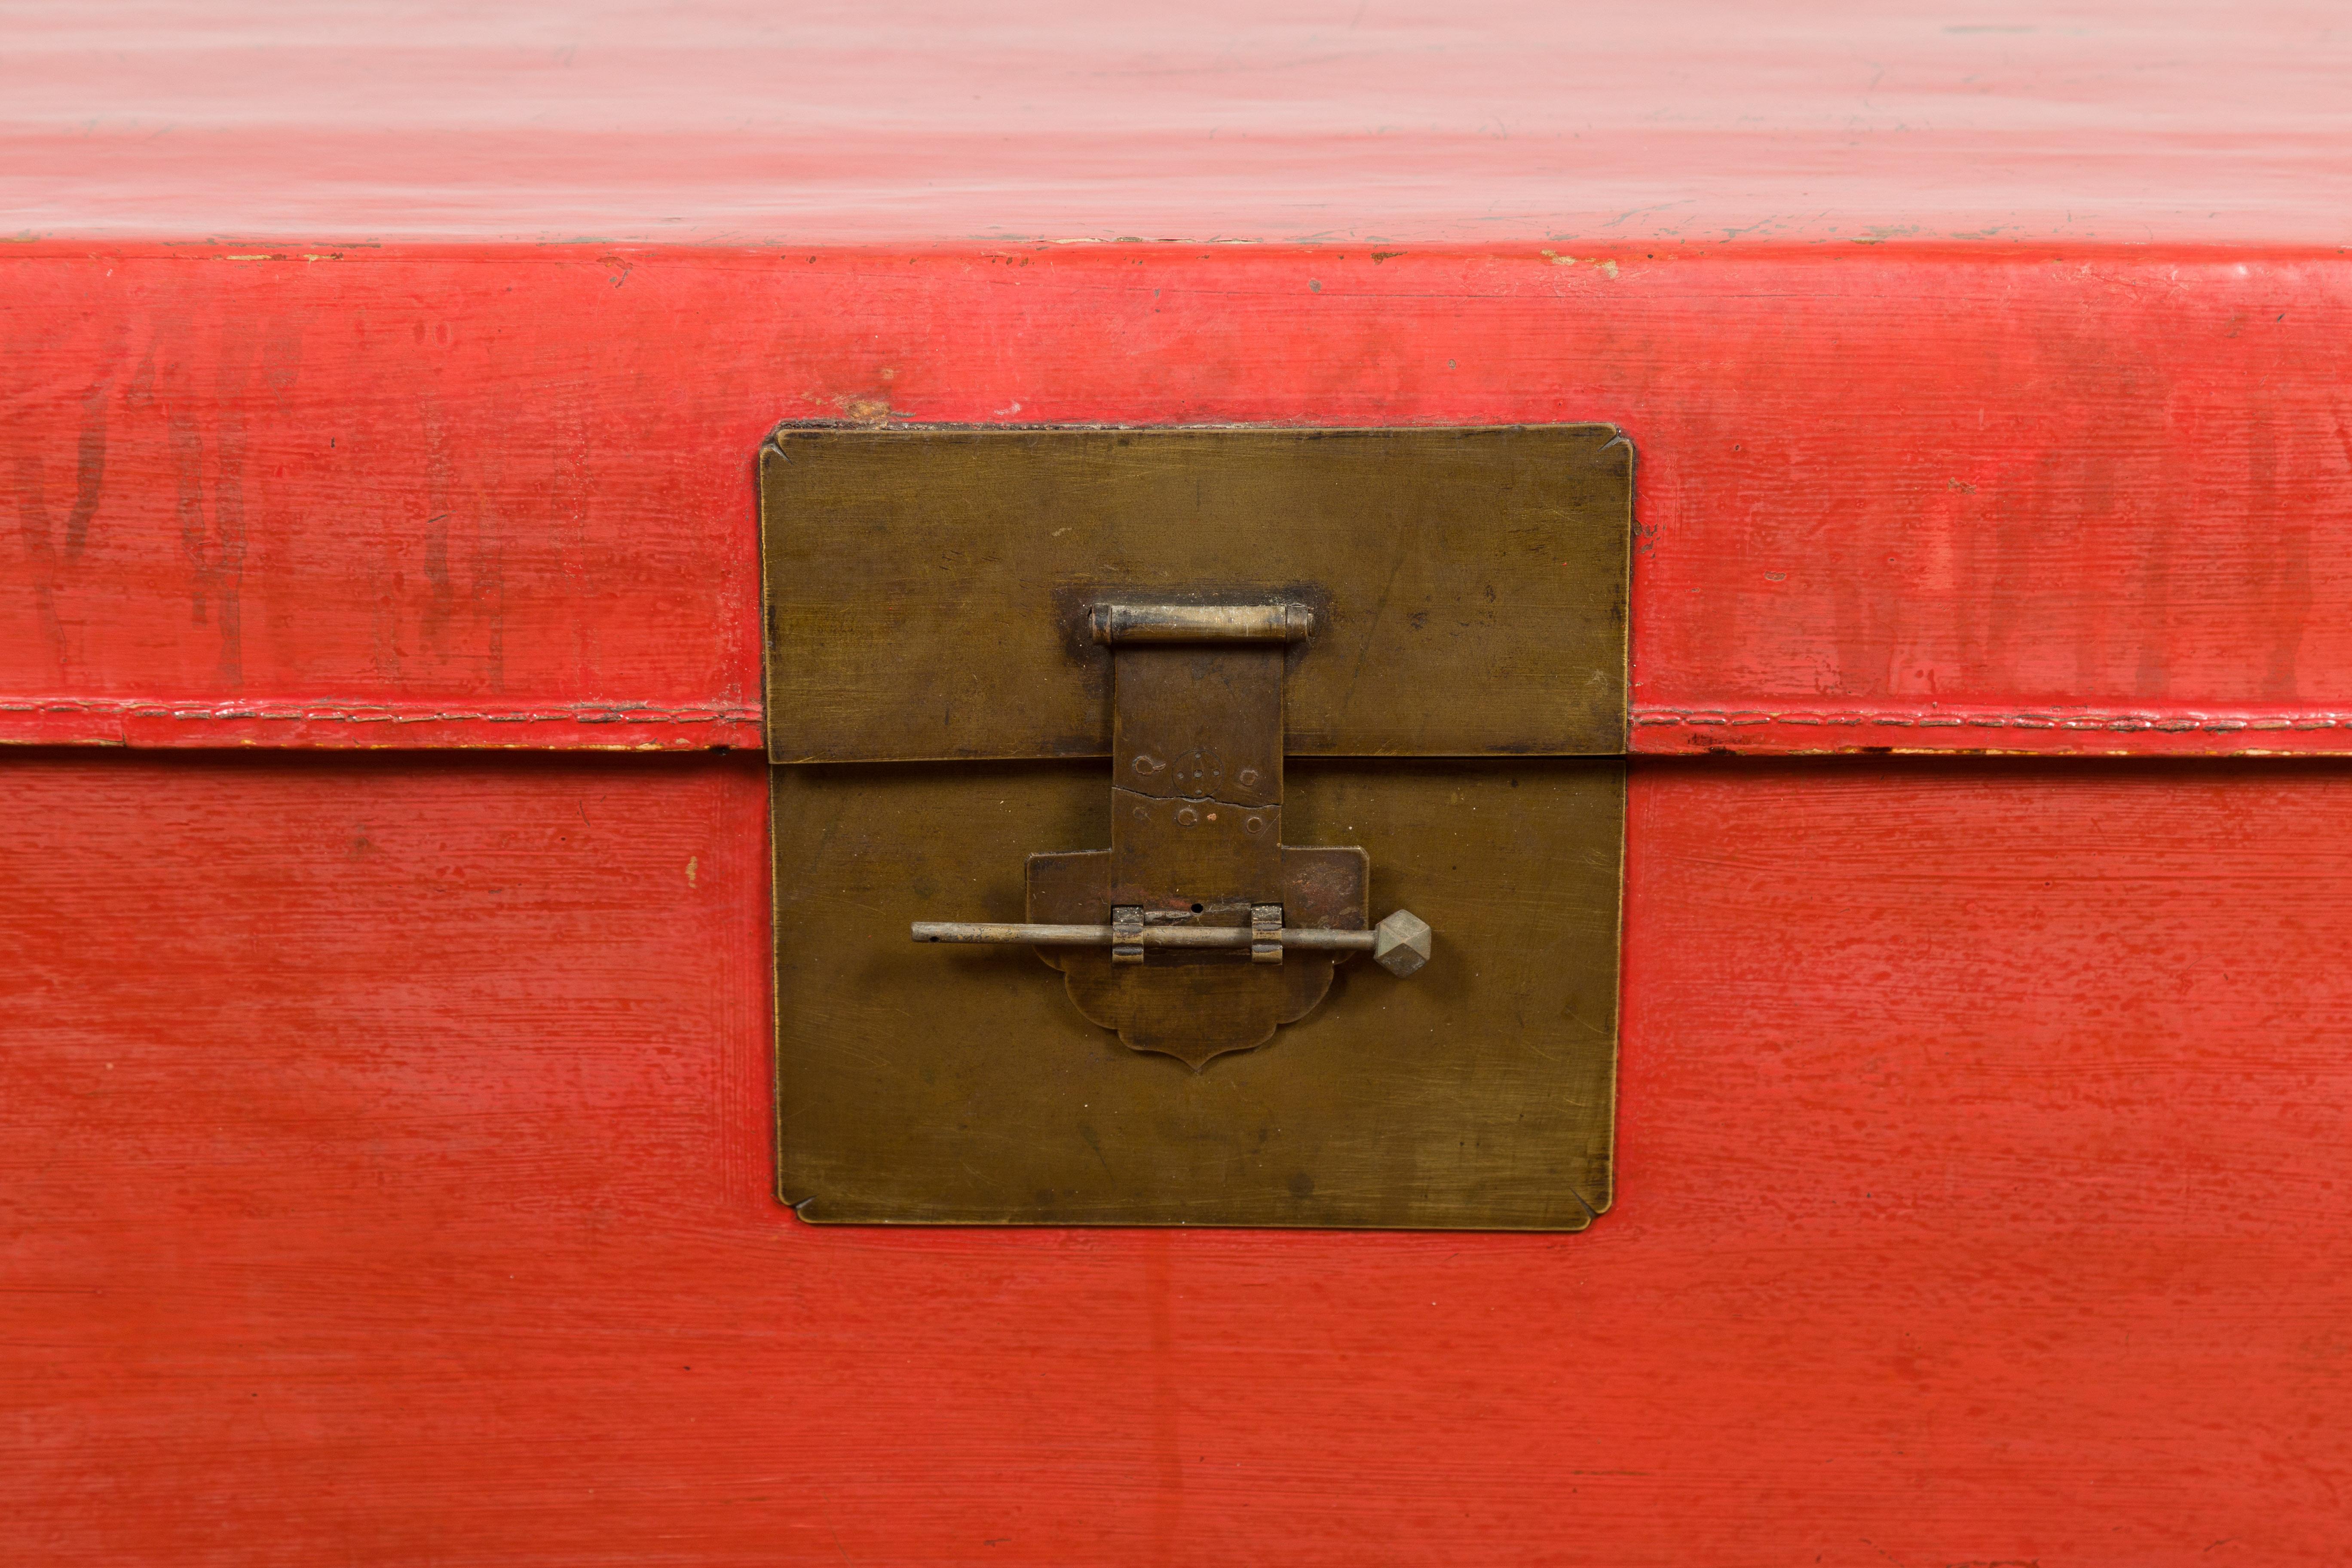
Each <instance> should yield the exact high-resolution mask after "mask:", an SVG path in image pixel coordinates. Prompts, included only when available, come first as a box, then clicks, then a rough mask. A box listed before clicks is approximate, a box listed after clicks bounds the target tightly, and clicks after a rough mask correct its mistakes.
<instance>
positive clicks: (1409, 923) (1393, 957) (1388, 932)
mask: <svg viewBox="0 0 2352 1568" xmlns="http://www.w3.org/2000/svg"><path fill="white" fill-rule="evenodd" d="M1372 957H1373V959H1374V960H1375V961H1377V962H1378V963H1379V964H1380V966H1381V968H1383V969H1385V970H1387V971H1388V972H1389V973H1391V974H1393V975H1395V976H1396V977H1397V978H1398V979H1400V980H1402V979H1403V978H1404V977H1405V976H1406V975H1408V974H1411V973H1412V972H1413V971H1414V970H1416V969H1419V968H1420V967H1421V966H1422V965H1423V964H1424V963H1428V962H1429V922H1428V921H1425V920H1423V919H1422V918H1421V917H1420V916H1419V915H1417V914H1414V913H1413V912H1412V910H1398V911H1397V912H1396V913H1394V914H1392V915H1391V916H1390V917H1389V918H1388V919H1386V920H1384V921H1381V923H1380V924H1378V925H1376V926H1374V927H1373V928H1372Z"/></svg>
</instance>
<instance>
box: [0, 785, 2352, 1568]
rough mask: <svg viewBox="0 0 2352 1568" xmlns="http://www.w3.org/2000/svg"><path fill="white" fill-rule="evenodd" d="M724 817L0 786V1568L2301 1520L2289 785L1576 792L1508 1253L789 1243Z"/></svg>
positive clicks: (2319, 823)
mask: <svg viewBox="0 0 2352 1568" xmlns="http://www.w3.org/2000/svg"><path fill="white" fill-rule="evenodd" d="M762 811H763V790H762V780H761V773H760V771H759V769H758V766H757V765H756V764H755V763H751V762H749V761H746V760H740V759H710V760H699V759H687V758H680V759H664V758H648V759H626V758H590V757H572V758H565V757H514V758H498V757H474V758H467V757H456V756H448V755H442V756H422V755H411V756H406V757H382V756H379V757H369V758H352V757H342V758H337V757H323V756H316V755H310V756H303V755H294V754H286V753H278V754H274V755H263V756H222V755H217V754H213V755H204V754H195V755H187V754H183V755H171V756H150V757H144V758H142V757H135V756H121V755H117V756H113V757H99V756H92V755H89V754H87V753H82V754H72V753H64V754H60V753H41V752H27V753H22V754H19V755H18V756H16V757H15V758H13V759H11V760H10V761H9V763H8V764H7V765H6V766H5V768H0V879H5V885H6V887H7V888H8V889H9V896H8V898H7V899H6V900H0V953H5V964H0V1017H5V1035H6V1049H5V1052H0V1076H5V1082H0V1161H5V1172H0V1246H5V1252H0V1259H4V1260H5V1266H4V1267H0V1284H5V1289H0V1340H5V1343H6V1345H7V1347H8V1348H7V1352H6V1353H5V1357H0V1409H5V1423H0V1441H5V1447H6V1450H7V1455H8V1462H7V1463H6V1464H5V1466H0V1542H5V1556H6V1558H7V1560H8V1561H9V1562H11V1563H43V1564H47V1563H107V1564H115V1563H127V1562H154V1563H173V1564H185V1565H197V1564H207V1563H221V1564H229V1563H235V1564H239V1565H246V1564H256V1563H320V1562H333V1563H344V1562H356V1563H500V1564H525V1563H546V1564H559V1563H561V1564H567V1565H569V1564H577V1563H698V1564H701V1563H747V1564H748V1563H780V1562H781V1563H799V1562H808V1563H843V1562H850V1563H909V1564H911V1563H1078V1562H1084V1563H1285V1564H1290V1563H1333V1564H1342V1563H1344V1564H1356V1563H1367V1562H1380V1563H1433V1564H1434V1563H1444V1564H1454V1563H1612V1564H1628V1565H1643V1564H1657V1565H1660V1568H1664V1565H1669V1564H1671V1565H1675V1568H1680V1565H1682V1564H1687V1563H1758V1564H1775V1565H1777V1564H1789V1565H1791V1568H1794V1565H1798V1564H1811V1563H1828V1564H1844V1565H1850V1568H1879V1565H1882V1564H1884V1563H1888V1562H1890V1561H1892V1562H1896V1563H1906V1564H1922V1563H1935V1564H1945V1563H2042V1564H2045V1565H2056V1564H2069V1565H2075V1568H2162V1565H2167V1564H2182V1565H2189V1564H2195V1565H2197V1568H2208V1565H2210V1564H2214V1563H2231V1562H2236V1563H2264V1564H2282V1563H2295V1564H2305V1563H2307V1564H2326V1563H2337V1562H2340V1561H2341V1559H2342V1550H2343V1545H2344V1541H2345V1522H2344V1495H2343V1489H2344V1486H2345V1484H2346V1477H2347V1469H2352V1451H2347V1432H2346V1427H2345V1424H2344V1422H2343V1421H2342V1419H2341V1417H2342V1415H2343V1412H2344V1410H2345V1409H2346V1408H2347V1396H2352V1338H2347V1329H2346V1324H2347V1321H2352V1288H2347V1283H2346V1282H2347V1279H2352V1226H2347V1219H2346V1216H2345V1213H2344V1203H2343V1197H2344V1191H2343V1183H2344V1179H2345V1167H2344V1161H2343V1155H2342V1151H2343V1149H2344V1147H2345V1146H2346V1140H2347V1137H2352V1125H2347V1109H2346V1107H2347V1104H2352V1056H2347V1052H2346V1051H2345V1049H2344V1046H2345V1033H2346V1031H2345V1027H2344V1026H2343V1024H2342V1019H2343V1017H2344V1016H2345V1013H2346V1009H2347V1002H2352V995H2347V984H2352V983H2347V978H2346V972H2345V970H2344V966H2343V965H2342V964H2341V963H2340V962H2339V957H2340V954H2341V952H2342V950H2343V948H2344V945H2345V943H2346V942H2347V940H2352V892H2347V889H2352V827H2347V824H2352V773H2347V769H2346V767H2345V765H2344V764H2340V763H2326V762H2317V763H2269V764H2263V765H2259V766H2257V765H2251V764H2247V763H2231V764H2217V763H2164V762H2149V763H2067V762H2057V761H2043V762H2006V763H2004V762H1990V761H1985V760H1947V761H1926V760H1922V761H1916V762H1905V761H1877V762H1864V761H1859V760H1857V761H1850V762H1834V761H1823V762H1810V763H1808V762H1797V763H1773V762H1766V761H1756V760H1739V759H1733V760H1727V761H1722V762H1714V763H1709V762H1703V761H1701V762H1688V763H1667V762H1657V763H1644V764H1641V765H1640V766H1639V767H1637V770H1636V778H1635V783H1634V791H1633V806H1632V823H1631V826H1632V834H1631V847H1632V859H1631V863H1630V866H1629V882H1628V899H1627V907H1626V915H1627V924H1626V936H1627V964H1628V968H1627V977H1626V980H1627V988H1626V1014H1625V1032H1624V1047H1623V1081H1622V1101H1621V1104H1622V1118H1621V1123H1622V1138H1621V1160H1622V1165H1621V1176H1620V1182H1619V1198H1618V1202H1617V1205H1616V1207H1615V1208H1614V1210H1613V1211H1612V1213H1610V1214H1609V1215H1604V1216H1603V1217H1602V1219H1601V1222H1600V1223H1599V1224H1597V1225H1595V1226H1593V1227H1592V1229H1591V1230H1590V1231H1589V1232H1586V1233H1584V1234H1582V1235H1580V1236H1574V1237H1478V1236H1461V1235H1454V1236H1419V1237H1416V1236H1356V1235H1343V1234H1314V1233H1267V1232H1260V1233H1220V1234H1183V1233H1159V1234H1150V1233H1138V1232H1052V1231H1045V1232H1034V1231H1032V1232H1018V1233H1006V1232H987V1231H949V1232H920V1233H917V1232H898V1233H893V1232H888V1231H884V1230H875V1229H856V1228H851V1229H821V1228H816V1227H811V1226H803V1225H802V1224H800V1223H799V1222H797V1221H796V1220H794V1219H793V1217H792V1216H791V1215H789V1214H788V1213H787V1212H785V1211H784V1210H782V1209H781V1208H779V1207H777V1206H776V1205H775V1204H774V1203H773V1201H772V1198H771V1197H770V1196H769V1194H768V1183H769V1173H770V1166H769V1160H768V1152H767V1144H768V1136H769V1131H768V1129H769V1121H768V1119H767V1106H766V1100H765V1089H764V1085H765V1082H766V1063H767V1052H768V1045H767V1040H766V1032H765V1012H766V981H765V960H764V949H763V931H762V929H761V921H760V920H759V918H758V916H757V913H756V911H757V910H758V909H759V908H760V906H761V901H762V894H763V891H764V889H763V887H762V880H763V878H764V875H765V872H764V849H763V845H762V835H761V817H762ZM1440 956H1441V959H1442V958H1443V954H1442V953H1441V955H1440ZM1274 1048H1279V1047H1278V1046H1277V1047H1274ZM1212 1070H1213V1069H1212Z"/></svg>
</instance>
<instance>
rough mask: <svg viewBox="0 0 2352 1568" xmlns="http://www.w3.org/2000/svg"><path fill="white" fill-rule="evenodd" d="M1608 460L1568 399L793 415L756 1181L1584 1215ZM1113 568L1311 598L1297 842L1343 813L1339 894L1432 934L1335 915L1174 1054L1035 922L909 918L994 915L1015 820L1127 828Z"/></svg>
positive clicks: (1614, 452) (1338, 836)
mask: <svg viewBox="0 0 2352 1568" xmlns="http://www.w3.org/2000/svg"><path fill="white" fill-rule="evenodd" d="M1632 473H1633V464H1632V456H1631V453H1630V451H1629V450H1628V448H1627V447H1626V446H1625V444H1624V442H1623V440H1622V437H1618V436H1617V434H1616V433H1615V432H1614V431H1613V430H1612V429H1609V428H1608V427H1605V426H1551V427H1508V428H1497V429H1478V430H1396V431H1298V430H1234V429H1218V430H1169V431H1144V430H1101V429H1083V430H1013V431H967V430H947V431H919V430H894V431H887V432H877V431H864V430H809V429H787V430H785V431H782V432H780V433H779V436H778V437H777V440H776V442H775V443H774V444H772V446H771V447H769V448H768V449H767V451H766V452H765V453H764V454H763V458H762V466H761V518H762V530H763V542H764V549H765V552H766V562H767V574H768V576H767V581H768V592H769V603H768V623H767V624H768V633H769V642H768V654H769V680H770V713H771V739H770V749H771V755H772V757H773V758H774V759H775V760H776V761H777V762H778V763H780V764H782V765H779V766H778V767H777V768H776V769H775V770H774V773H773V775H772V805H773V813H772V824H773V833H774V843H775V856H776V861H775V869H776V878H775V900H776V980H777V989H776V1026H777V1042H776V1051H777V1054H776V1090H777V1116H778V1129H777V1131H778V1175H777V1182H778V1192H779V1195H780V1196H781V1197H782V1199H783V1200H784V1201H785V1202H787V1203H790V1204H793V1205H794V1206H795V1207H797V1208H798V1209H799V1211H800V1213H801V1214H802V1215H803V1217H805V1218H808V1219H811V1220H816V1221H846V1222H890V1223H916V1224H924V1223H929V1224H1005V1223H1013V1224H1052V1225H1180V1224H1181V1225H1250V1226H1402V1227H1427V1228H1487V1229H1561V1230H1574V1229H1580V1228H1581V1227H1583V1226H1585V1225H1587V1224H1589V1223H1590V1222H1591V1219H1592V1218H1593V1216H1594V1215H1596V1214H1598V1213H1599V1212H1600V1211H1601V1210H1603V1209H1605V1208H1607V1207H1608V1205H1609V1202H1610V1196H1611V1180H1612V1178H1611V1145H1612V1131H1613V1122H1614V1103H1615V1079H1616V1027H1617V1021H1616V1015H1617V973H1618V905H1619V889H1620V884H1621V880H1622V846H1623V833H1624V810H1625V805H1624V800H1625V796H1624V785H1625V773H1624V763H1623V761H1622V754H1621V753H1622V748H1623V740H1624V722H1625V716H1624V649H1625V561H1626V550H1627V542H1628V538H1629V534H1630V526H1631V506H1632ZM1110 599H1117V600H1119V601H1121V602H1129V601H1137V600H1144V599H1149V600H1152V601H1157V602H1164V603H1192V604H1234V603H1242V602H1264V601H1267V600H1271V599H1278V600H1280V601H1283V602H1286V603H1291V604H1297V605H1305V606H1307V607H1308V608H1310V609H1311V610H1312V612H1313V616H1314V632H1313V635H1312V636H1311V637H1309V638H1308V639H1307V641H1305V642H1303V643H1300V644H1298V645H1297V646H1296V647H1291V648H1290V649H1289V650H1288V652H1287V653H1286V654H1285V655H1284V656H1283V657H1284V658H1285V660H1286V665H1285V668H1284V672H1283V681H1284V686H1285V689H1286V708H1287V710H1286V733H1287V736H1288V743H1287V746H1286V751H1287V752H1288V753H1289V756H1290V761H1289V763H1287V764H1286V767H1285V770H1284V771H1285V774H1286V777H1285V779H1284V787H1285V789H1286V794H1285V795H1284V796H1283V797H1282V810H1281V832H1282V841H1283V842H1284V843H1285V844H1291V845H1313V846H1352V847H1360V848H1361V849H1362V850H1364V851H1365V852H1366V854H1367V855H1368V857H1369V864H1370V882H1369V891H1370V918H1371V919H1374V920H1377V919H1378V918H1380V917H1381V916H1382V915H1385V914H1386V913H1387V912H1388V911H1390V910H1412V911H1413V912H1414V913H1415V914H1417V915H1419V916H1420V917H1421V918H1423V920H1426V921H1428V922H1429V924H1430V926H1431V927H1433V930H1434V932H1435V936H1434V945H1433V952H1432V956H1431V957H1430V960H1429V962H1428V963H1427V964H1426V966H1425V967H1423V969H1421V970H1420V972H1419V973H1415V974H1412V975H1411V976H1410V977H1409V978H1400V977H1399V976H1398V975H1396V974H1393V973H1389V972H1388V971H1387V970H1385V969H1383V968H1382V967H1381V966H1379V965H1377V964H1375V963H1373V962H1372V955H1371V954H1370V953H1365V952H1359V953H1354V954H1351V955H1349V956H1348V957H1347V958H1346V961H1345V962H1342V963H1340V964H1339V968H1338V971H1337V977H1336V979H1335V981H1334V983H1333V984H1332V985H1331V988H1330V990H1329V992H1328V994H1327V995H1326V996H1325V997H1324V998H1323V1000H1322V1001H1321V1003H1320V1004H1319V1005H1317V1006H1316V1007H1314V1008H1313V1009H1312V1011H1310V1012H1308V1013H1307V1014H1306V1016H1303V1017H1300V1018H1298V1019H1297V1021H1295V1022H1292V1023H1289V1024H1286V1025H1284V1026H1281V1027H1280V1028H1278V1029H1277V1030H1276V1031H1275V1033H1274V1034H1273V1036H1272V1037H1271V1038H1269V1039H1267V1040H1266V1041H1265V1043H1264V1044H1262V1045H1259V1046H1257V1047H1255V1048H1248V1049H1236V1050H1231V1051H1228V1052H1227V1053H1226V1054H1223V1055H1218V1056H1215V1057H1213V1058H1209V1059H1208V1060H1206V1061H1205V1062H1204V1063H1203V1064H1202V1066H1200V1068H1198V1069H1197V1070H1195V1068H1192V1067H1191V1066H1188V1065H1187V1064H1186V1063H1185V1062H1184V1061H1181V1060H1179V1059H1177V1058H1174V1057H1171V1056H1169V1055H1156V1054H1151V1053H1150V1052H1149V1051H1146V1050H1142V1049H1134V1048H1130V1047H1129V1046H1127V1045H1125V1044H1122V1042H1121V1037H1120V1036H1119V1035H1118V1034H1117V1033H1114V1032H1112V1031H1111V1030H1110V1029H1108V1028H1106V1027H1102V1026H1097V1025H1096V1024H1094V1023H1090V1022H1089V1021H1088V1020H1087V1017H1086V1016H1083V1015H1082V1014H1081V1013H1080V1012H1079V1011H1078V1010H1077V1008H1076V1006H1074V1005H1072V1002H1071V999H1070V996H1069V995H1068V994H1066V990H1065V977H1064V975H1063V974H1062V973H1057V972H1056V971H1055V969H1054V968H1052V967H1049V966H1048V965H1047V964H1046V963H1042V962H1040V960H1039V958H1038V956H1037V950H1036V949H1034V948H1033V947H1029V946H981V945H973V946H951V945H924V944H918V943H916V942H912V941H910V940H909V934H908V927H909V923H910V922H914V921H1020V920H1022V919H1024V891H1025V869H1024V867H1025V861H1026V858H1027V857H1028V856H1029V855H1030V854H1032V853H1033V852H1038V851H1070V850H1079V849H1087V848H1095V847H1102V846H1105V845H1108V844H1109V843H1110V842H1111V841H1112V832H1111V812H1112V809H1113V802H1112V790H1111V784H1112V769H1111V767H1110V766H1109V765H1108V763H1107V762H1106V761H1105V760H1103V759H1104V756H1105V753H1106V752H1107V749H1108V741H1109V720H1110V713H1111V707H1112V703H1111V691H1110V680H1111V665H1110V663H1109V661H1108V658H1107V656H1106V650H1105V649H1104V648H1103V647H1100V646H1099V645H1097V644H1096V643H1095V642H1094V641H1093V640H1092V639H1091V638H1090V637H1088V636H1087V622H1088V617H1089V615H1090V613H1091V608H1092V606H1093V605H1096V604H1097V603H1102V602H1106V601H1108V600H1110ZM1215 804H1216V803H1215V802H1214V801H1209V802H1206V803H1205V805H1206V806H1210V807H1213V806H1214V805H1215ZM1192 908H1193V909H1194V910H1198V909H1199V908H1200V906H1199V905H1198V904H1195V905H1193V906H1192ZM1055 918H1064V917H1055ZM1175 918H1178V919H1181V918H1183V917H1182V916H1181V915H1179V916H1177V917H1175ZM1352 929H1360V928H1352ZM1237 961H1241V962H1245V961H1242V960H1237Z"/></svg>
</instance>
